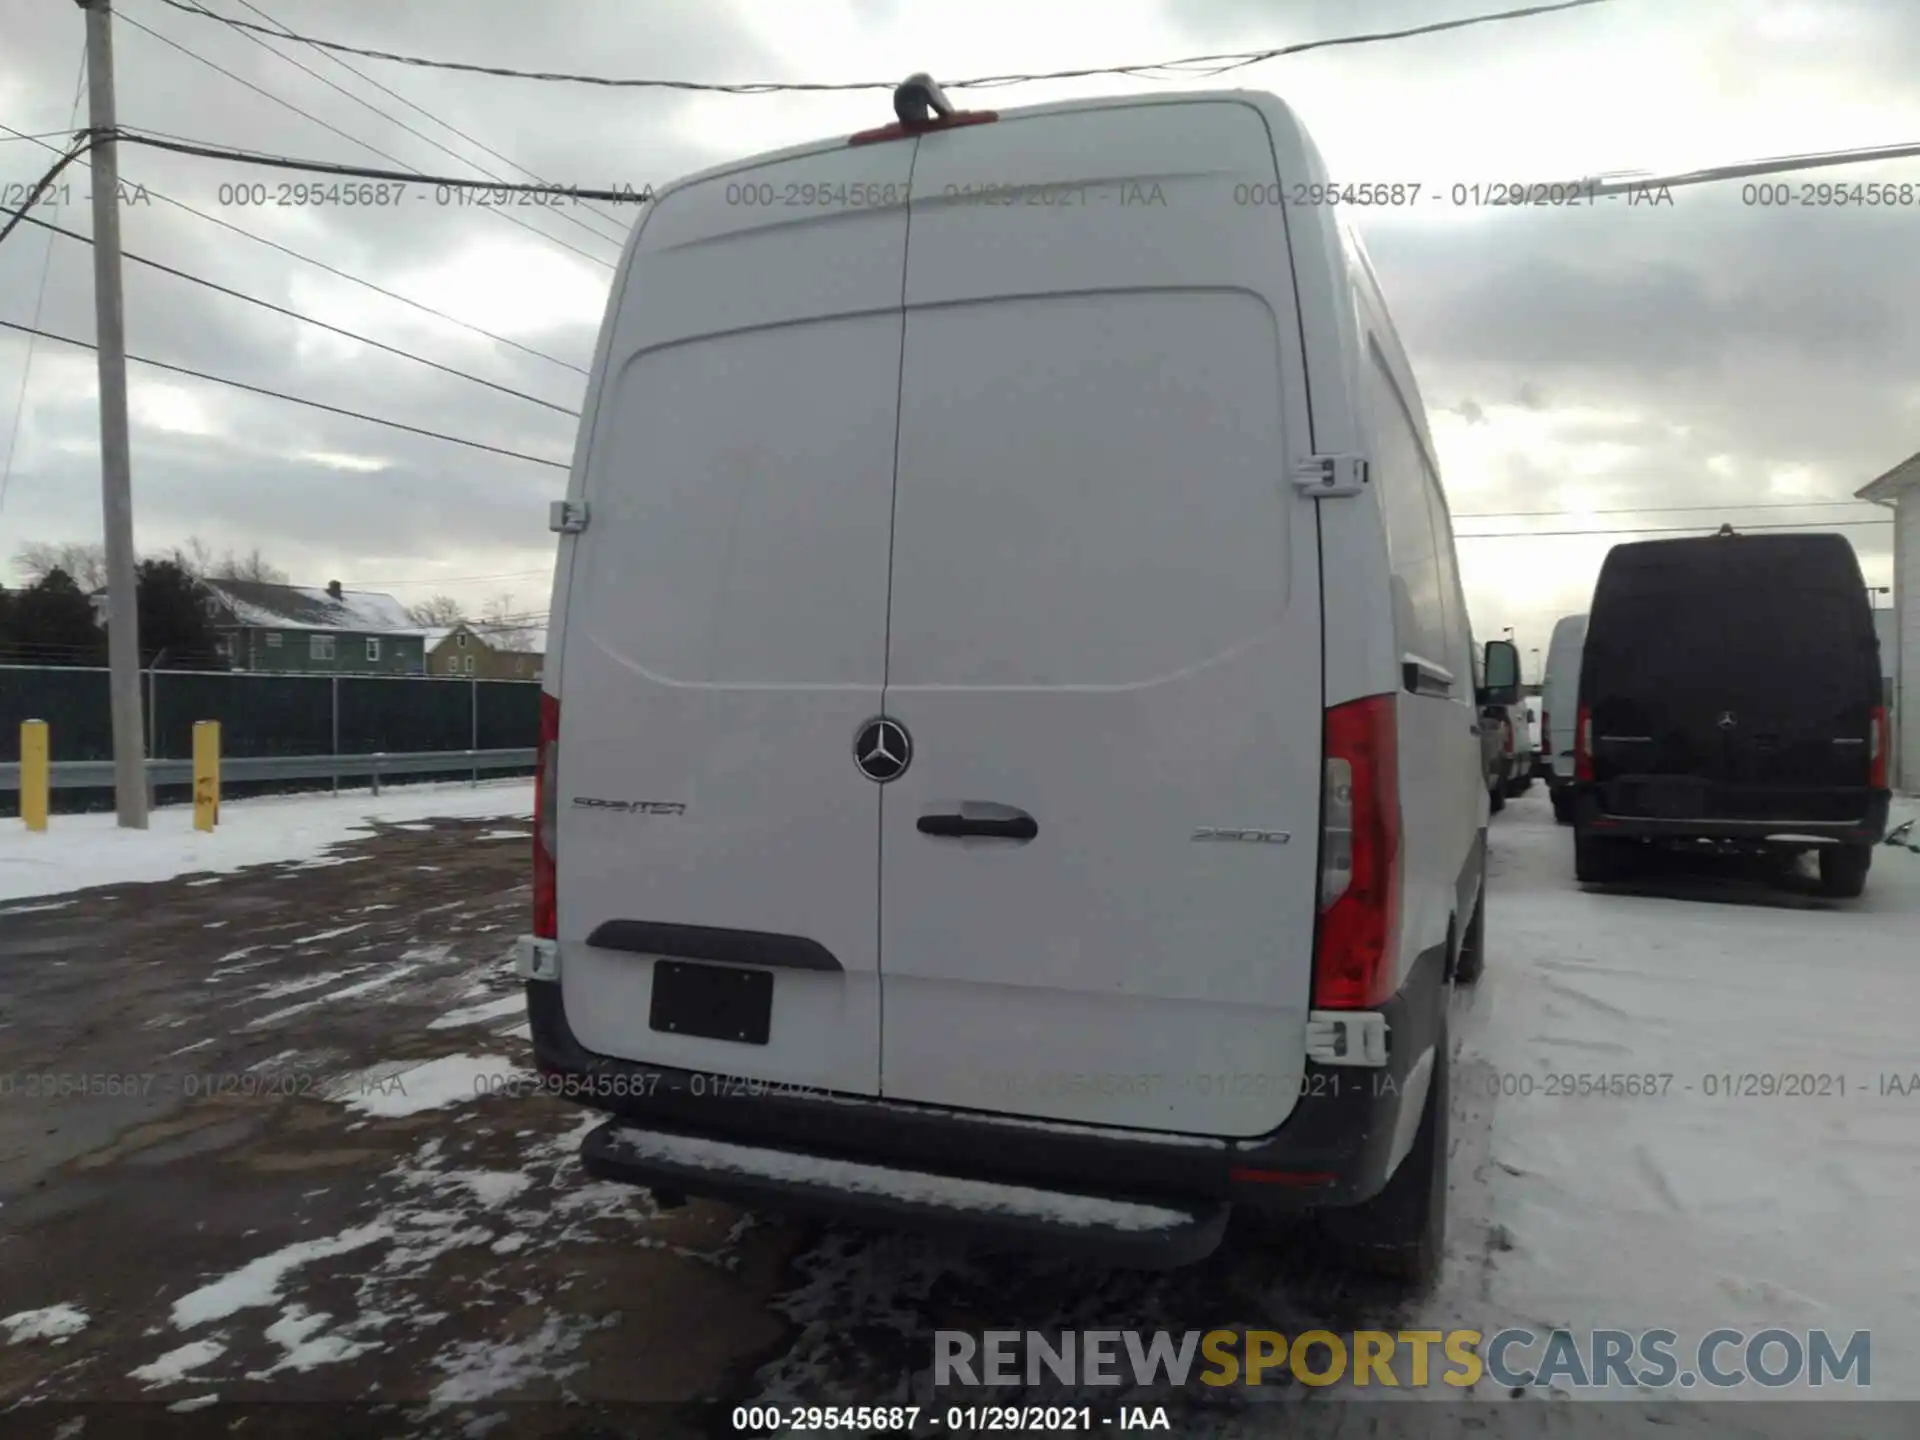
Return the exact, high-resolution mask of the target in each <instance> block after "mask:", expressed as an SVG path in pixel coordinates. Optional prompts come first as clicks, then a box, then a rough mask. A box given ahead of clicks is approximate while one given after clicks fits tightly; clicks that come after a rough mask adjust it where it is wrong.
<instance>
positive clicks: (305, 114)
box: [119, 15, 614, 270]
mask: <svg viewBox="0 0 1920 1440" xmlns="http://www.w3.org/2000/svg"><path fill="white" fill-rule="evenodd" d="M119 18H120V19H121V20H122V21H123V22H124V23H126V24H128V25H131V26H133V28H134V29H136V30H140V31H143V32H144V33H146V34H148V35H151V36H152V37H153V38H154V39H156V40H158V41H159V42H160V43H161V44H162V45H168V46H171V47H172V48H173V49H175V50H178V51H179V52H180V53H181V54H182V55H185V56H187V57H188V58H189V59H192V60H198V61H199V62H200V63H201V64H202V65H205V66H207V67H208V68H209V69H211V70H217V71H219V72H220V74H222V75H224V76H226V77H227V78H228V79H229V80H231V81H233V82H234V83H235V84H237V85H244V86H246V87H247V89H249V90H251V91H253V92H254V93H255V94H257V95H264V96H266V97H267V99H269V100H271V101H273V103H274V104H276V105H279V106H283V107H284V108H286V109H288V110H291V111H292V112H293V113H294V114H296V115H298V116H300V117H301V118H302V119H304V120H311V121H312V122H313V123H314V124H316V125H318V126H319V127H320V128H321V129H323V130H330V131H332V132H333V133H334V134H335V135H338V136H339V137H340V138H341V139H343V140H347V141H350V142H352V143H353V144H355V145H358V146H359V147H360V148H361V149H362V150H368V151H371V152H372V153H373V154H375V155H378V156H379V157H380V158H381V159H383V160H391V161H392V162H393V163H394V164H396V165H404V164H406V161H404V160H402V159H401V158H400V157H399V156H398V155H394V154H390V153H389V152H388V151H385V150H382V149H381V148H380V147H379V146H378V145H375V144H374V143H373V142H372V141H370V140H362V139H361V138H360V137H359V136H358V135H353V134H349V133H348V132H347V131H345V130H342V129H341V128H340V127H339V126H338V125H335V124H333V123H332V122H331V121H327V120H322V119H321V118H320V117H319V116H318V115H315V114H314V113H313V112H312V111H310V110H303V109H301V108H300V107H299V106H298V105H296V104H294V103H293V102H292V101H291V100H288V99H287V98H285V97H284V96H281V95H276V94H274V93H273V92H272V91H271V90H268V89H266V88H264V87H263V86H259V85H256V84H254V83H253V82H252V81H251V80H248V79H247V78H245V77H244V76H241V75H236V74H234V73H233V71H231V70H229V69H227V67H226V66H224V65H222V64H219V63H218V62H217V61H213V60H209V59H208V58H207V57H206V56H204V55H202V54H200V53H199V52H197V51H194V50H189V49H188V48H187V47H186V46H185V45H182V44H180V43H179V42H178V41H177V40H170V39H168V38H167V37H166V36H165V35H162V34H161V33H160V32H159V31H158V30H155V29H152V28H151V27H149V26H146V25H142V24H141V23H140V22H139V21H138V20H135V19H134V18H133V17H132V16H131V15H122V16H120V17H119ZM255 43H256V44H258V43H259V42H258V41H256V42H255ZM261 48H262V49H263V50H266V51H267V52H268V53H269V54H278V53H279V52H277V51H275V50H273V49H272V48H271V47H270V46H265V45H262V46H261ZM280 58H281V59H283V60H287V62H288V63H289V64H298V62H297V61H294V60H291V59H289V58H288V57H287V56H284V55H282V56H281V57H280ZM300 68H301V69H305V68H306V67H305V66H301V67H300ZM327 83H328V84H332V82H331V81H328V82H327ZM334 88H335V89H336V90H338V89H339V88H340V87H339V86H337V85H335V86H334ZM342 93H343V94H344V93H346V92H344V91H343V92H342ZM362 103H363V104H364V103H365V102H364V101H363V102H362ZM368 108H369V109H371V108H372V107H371V106H369V107H368ZM388 118H392V117H388ZM489 208H490V207H489ZM493 213H494V214H496V215H498V216H500V217H501V218H502V219H503V220H507V221H510V222H511V223H513V224H515V225H517V226H519V227H520V228H521V229H522V230H525V231H526V232H527V233H528V234H529V235H538V236H539V237H540V238H541V239H542V240H550V241H552V242H553V243H554V244H555V245H558V246H560V247H561V248H563V249H566V250H571V251H572V252H573V253H574V254H576V255H578V256H579V257H580V258H581V259H583V260H591V261H592V262H593V263H594V264H595V265H599V266H602V267H603V268H605V269H608V270H611V269H613V268H614V265H613V262H612V261H610V260H604V259H602V258H601V257H600V256H598V255H594V254H590V253H589V252H587V251H585V250H582V249H581V248H580V247H579V246H578V245H575V244H573V243H571V242H570V241H566V240H562V239H561V238H560V237H559V236H557V235H549V234H547V233H546V232H545V231H544V230H540V229H537V228H535V227H534V226H532V225H529V224H528V223H527V222H526V221H525V220H522V219H521V218H520V217H519V216H518V215H510V214H508V213H507V212H506V211H505V210H494V211H493ZM602 238H604V237H602Z"/></svg>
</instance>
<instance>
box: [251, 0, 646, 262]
mask: <svg viewBox="0 0 1920 1440" xmlns="http://www.w3.org/2000/svg"><path fill="white" fill-rule="evenodd" d="M240 4H242V5H244V6H245V7H246V8H247V9H249V10H251V11H252V12H253V13H254V14H256V15H258V16H259V17H260V18H261V19H262V20H266V21H268V22H270V23H271V24H273V25H276V26H278V27H279V28H280V30H281V31H282V32H283V33H285V34H286V35H288V36H289V37H290V38H291V37H292V35H293V32H292V31H291V29H289V27H288V26H287V25H286V23H285V22H283V21H281V20H278V19H276V18H275V17H273V16H272V15H269V14H268V13H267V12H266V11H265V10H262V9H261V8H260V7H259V6H258V5H255V4H254V3H253V0H240ZM220 18H221V19H223V20H224V19H225V18H226V17H225V16H221V17H220ZM242 33H244V32H242ZM249 38H251V37H249ZM254 43H255V44H264V42H262V41H259V40H255V41H254ZM273 53H274V54H276V55H279V54H280V52H279V51H278V50H276V51H274V52H273ZM314 53H315V54H317V55H319V56H320V57H321V58H322V59H324V60H327V61H329V62H331V63H332V64H334V65H337V66H339V67H340V68H341V69H342V70H344V71H346V72H347V73H348V74H349V75H352V76H354V77H355V78H356V79H358V80H360V81H362V82H363V83H365V84H368V85H371V86H372V87H373V88H374V89H376V90H378V91H379V92H380V93H381V94H383V95H387V96H391V97H392V98H393V99H395V100H398V101H399V102H400V103H401V104H402V105H405V106H406V107H407V108H408V109H409V110H413V111H417V112H418V113H419V114H421V115H424V116H425V117H426V118H427V119H429V120H431V121H432V122H433V123H434V124H436V125H438V126H440V127H441V128H442V129H444V130H450V131H452V132H453V133H454V134H455V135H458V136H459V137H460V138H461V139H462V140H464V141H466V142H467V143H468V144H469V145H471V146H473V147H474V148H475V149H476V150H482V151H485V152H486V153H487V154H488V155H491V156H492V157H493V158H494V159H496V160H498V161H499V162H500V163H501V164H503V165H507V166H510V167H511V168H512V169H514V170H517V171H518V172H519V173H520V174H522V175H525V176H527V177H528V178H529V179H532V180H537V181H539V182H540V183H541V184H543V185H545V184H548V183H550V182H548V180H547V178H546V177H545V176H544V175H539V174H536V173H535V172H534V171H532V170H529V169H528V168H527V167H526V166H524V165H522V164H520V163H519V162H518V161H516V160H514V159H513V158H511V157H510V156H507V155H503V154H501V153H500V152H499V151H498V150H495V149H494V148H493V147H492V146H491V145H488V144H485V143H484V142H482V141H480V140H477V139H475V138H474V137H473V136H472V135H469V134H468V133H467V132H466V131H464V130H462V129H461V128H460V127H459V126H458V125H455V124H453V123H452V122H451V121H449V120H442V119H441V118H440V117H439V116H438V115H436V114H434V113H433V112H432V111H431V110H429V109H427V108H426V106H424V105H419V104H416V103H415V102H414V101H412V100H409V99H408V98H407V97H406V96H404V95H402V94H401V93H400V92H399V91H398V90H395V89H393V88H392V87H391V86H388V85H383V84H381V83H380V81H378V80H376V79H374V78H373V77H372V76H371V75H369V74H367V72H366V71H364V70H359V69H356V68H355V67H354V66H352V65H349V64H348V63H347V62H346V61H344V60H342V59H341V58H340V57H339V56H338V55H332V54H329V53H328V52H327V51H325V50H321V49H317V48H316V49H315V50H314ZM281 58H282V59H284V60H287V61H288V63H289V64H293V63H297V62H295V61H293V59H292V57H291V56H285V55H282V56H281ZM302 68H303V69H304V68H305V67H302ZM307 73H309V74H311V75H313V77H314V79H316V80H319V79H321V78H322V77H321V76H319V75H318V74H316V73H315V72H313V71H308V72H307ZM335 88H336V89H338V88H339V87H337V86H336V87H335ZM341 93H342V94H343V95H347V96H348V97H349V98H350V99H354V100H360V97H359V96H357V95H353V94H352V93H351V92H350V91H346V90H341ZM360 103H361V104H366V103H367V102H366V101H364V100H360ZM369 108H371V107H369ZM374 113H375V114H377V115H386V114H387V112H385V111H383V110H375V111H374ZM387 118H388V119H389V120H393V123H394V124H396V125H400V124H401V122H400V121H399V120H397V119H394V117H393V116H391V115H387ZM403 128H405V129H407V130H408V131H409V133H411V134H414V135H420V132H419V131H418V130H414V129H412V127H411V126H403ZM420 138H421V139H422V140H425V141H426V142H427V143H428V144H429V145H432V146H434V147H435V148H436V149H439V150H440V151H442V152H444V153H445V154H448V155H451V156H453V158H454V159H456V160H462V161H464V163H466V164H469V165H471V164H473V162H472V161H471V160H467V159H466V158H465V157H464V156H462V155H460V154H458V153H456V152H455V151H453V150H452V149H450V148H448V147H447V146H446V145H445V144H443V143H442V142H440V141H438V140H434V139H431V138H430V137H428V136H426V135H420ZM474 169H476V170H480V173H481V174H483V175H486V174H490V173H491V172H490V171H487V170H484V169H481V167H480V166H478V165H474ZM586 208H587V209H589V210H591V211H592V212H593V213H594V214H595V215H598V216H599V217H600V218H601V219H603V220H607V221H610V222H612V223H613V224H615V225H621V224H624V223H625V222H624V221H622V220H621V219H620V218H619V217H618V216H617V215H613V214H611V213H609V212H608V211H605V210H601V209H598V208H596V207H594V206H591V205H589V206H588V207H586ZM566 218H568V219H571V220H573V221H574V223H575V224H576V225H579V226H580V227H581V228H582V229H584V230H587V231H590V232H591V233H593V234H595V235H598V236H600V237H601V238H602V239H603V240H608V241H610V242H612V243H613V244H616V245H621V244H624V243H625V240H624V238H623V237H621V236H614V235H608V234H607V233H606V232H605V231H603V230H596V229H594V227H593V226H591V225H588V224H587V223H586V222H585V221H584V220H580V219H577V218H576V217H573V216H568V217H566Z"/></svg>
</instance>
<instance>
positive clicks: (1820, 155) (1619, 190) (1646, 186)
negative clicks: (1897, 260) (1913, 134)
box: [1568, 144, 1920, 210]
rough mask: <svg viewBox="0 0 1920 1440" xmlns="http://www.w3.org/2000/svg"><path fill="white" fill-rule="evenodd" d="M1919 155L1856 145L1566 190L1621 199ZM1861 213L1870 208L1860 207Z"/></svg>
mask: <svg viewBox="0 0 1920 1440" xmlns="http://www.w3.org/2000/svg"><path fill="white" fill-rule="evenodd" d="M1914 155H1920V144H1899V145H1857V146H1855V147H1853V148H1852V149H1848V150H1819V151H1815V152H1813V153H1812V154H1809V155H1779V156H1775V157H1773V158H1771V159H1767V160H1740V161H1736V162H1734V163H1733V164H1730V165H1712V166H1709V167H1707V168H1706V169H1704V170H1686V171H1682V172H1680V173H1678V174H1674V175H1660V176H1639V177H1638V178H1627V179H1619V180H1613V179H1608V178H1607V177H1606V176H1604V175H1603V176H1594V177H1592V178H1590V179H1587V180H1582V181H1580V182H1578V183H1577V184H1576V185H1573V186H1569V187H1568V188H1569V189H1572V190H1575V191H1576V192H1577V193H1579V194H1586V195H1625V194H1629V193H1631V192H1634V191H1646V190H1658V189H1661V188H1663V187H1665V188H1667V189H1672V188H1673V187H1674V186H1677V185H1705V184H1709V183H1711V182H1713V181H1715V180H1738V179H1741V178H1742V177H1744V176H1748V175H1779V174H1783V173H1786V172H1788V171H1793V170H1820V169H1825V168H1826V167H1828V166H1831V165H1867V164H1871V163H1872V162H1873V161H1875V160H1903V159H1906V158H1908V157H1910V156H1914ZM1607 173H1608V174H1609V175H1627V176H1629V177H1632V176H1634V173H1635V172H1632V171H1609V172H1607ZM1860 208H1861V209H1863V210H1867V209H1871V208H1873V207H1872V206H1869V205H1864V204H1863V205H1862V206H1861V207H1860Z"/></svg>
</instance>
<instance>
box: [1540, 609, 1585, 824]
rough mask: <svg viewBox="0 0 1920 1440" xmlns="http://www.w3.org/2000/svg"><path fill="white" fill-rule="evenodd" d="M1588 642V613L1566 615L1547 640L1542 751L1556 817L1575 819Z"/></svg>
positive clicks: (1569, 821) (1542, 690)
mask: <svg viewBox="0 0 1920 1440" xmlns="http://www.w3.org/2000/svg"><path fill="white" fill-rule="evenodd" d="M1586 643H1587V617H1586V616H1585V615H1563V616H1561V617H1560V619H1558V620H1556V621H1555V622H1554V626H1553V638H1552V639H1551V640H1549V641H1548V642H1547V670H1546V674H1545V675H1544V676H1543V677H1542V678H1541V684H1540V754H1541V756H1542V758H1543V759H1544V760H1545V761H1546V763H1547V765H1548V767H1549V768H1548V770H1547V793H1548V794H1549V795H1551V796H1552V797H1553V818H1554V819H1556V820H1558V821H1559V822H1560V823H1561V824H1562V825H1571V824H1572V823H1573V796H1572V792H1570V791H1569V790H1568V789H1567V786H1568V785H1570V784H1572V783H1573V728H1574V727H1573V722H1574V719H1575V712H1576V711H1577V710H1578V709H1579V708H1580V655H1581V652H1582V651H1583V650H1584V649H1585V648H1586Z"/></svg>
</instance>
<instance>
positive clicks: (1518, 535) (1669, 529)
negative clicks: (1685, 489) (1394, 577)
mask: <svg viewBox="0 0 1920 1440" xmlns="http://www.w3.org/2000/svg"><path fill="white" fill-rule="evenodd" d="M1891 524H1893V521H1892V520H1808V521H1805V522H1804V523H1802V524H1798V525H1795V524H1791V523H1787V524H1775V525H1742V526H1739V527H1738V528H1739V530H1740V531H1742V532H1745V531H1748V530H1828V529H1838V528H1840V527H1841V526H1842V525H1891ZM1712 533H1713V532H1712V531H1711V530H1703V529H1701V528H1700V527H1699V526H1697V525H1668V526H1664V527H1662V526H1648V527H1646V528H1645V529H1640V530H1626V529H1619V530H1609V529H1599V530H1489V531H1487V532H1485V533H1484V534H1480V535H1461V534H1458V533H1456V534H1455V535H1454V537H1453V538H1454V539H1456V540H1536V539H1540V538H1543V537H1549V536H1556V535H1711V534H1712Z"/></svg>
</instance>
